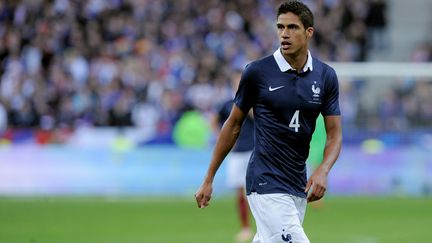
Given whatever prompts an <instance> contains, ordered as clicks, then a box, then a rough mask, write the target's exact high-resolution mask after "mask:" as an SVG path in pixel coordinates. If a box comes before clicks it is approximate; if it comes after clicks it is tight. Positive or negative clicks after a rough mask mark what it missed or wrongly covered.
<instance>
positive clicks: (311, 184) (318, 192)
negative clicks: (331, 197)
mask: <svg viewBox="0 0 432 243" xmlns="http://www.w3.org/2000/svg"><path fill="white" fill-rule="evenodd" d="M309 190H310V191H311V192H310V193H309V195H308V196H307V202H313V201H317V200H319V199H321V198H322V197H323V196H324V194H325V192H326V190H327V173H325V172H324V171H323V170H322V169H320V168H317V169H316V170H315V172H314V173H313V174H312V176H311V177H310V178H309V180H308V182H307V184H306V189H305V192H306V193H308V192H309Z"/></svg>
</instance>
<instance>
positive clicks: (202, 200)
mask: <svg viewBox="0 0 432 243" xmlns="http://www.w3.org/2000/svg"><path fill="white" fill-rule="evenodd" d="M195 199H196V201H197V205H198V208H205V207H207V206H208V205H210V203H209V201H210V199H211V196H210V195H204V194H202V193H197V194H195Z"/></svg>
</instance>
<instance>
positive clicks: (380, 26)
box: [366, 0, 389, 50]
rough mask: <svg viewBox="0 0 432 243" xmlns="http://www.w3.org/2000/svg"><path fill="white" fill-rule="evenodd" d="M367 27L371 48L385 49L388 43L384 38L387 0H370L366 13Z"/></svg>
mask: <svg viewBox="0 0 432 243" xmlns="http://www.w3.org/2000/svg"><path fill="white" fill-rule="evenodd" d="M366 25H367V28H368V42H369V45H370V47H371V48H374V49H377V50H381V49H385V48H386V47H387V46H388V45H389V43H388V38H386V29H387V1H386V0H371V2H370V4H369V9H368V12H367V15H366Z"/></svg>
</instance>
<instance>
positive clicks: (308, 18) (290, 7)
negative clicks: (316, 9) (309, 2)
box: [276, 1, 314, 29]
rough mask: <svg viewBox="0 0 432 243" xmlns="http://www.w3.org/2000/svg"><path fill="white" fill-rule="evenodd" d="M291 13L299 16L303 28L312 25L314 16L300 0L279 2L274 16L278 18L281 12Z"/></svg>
mask: <svg viewBox="0 0 432 243" xmlns="http://www.w3.org/2000/svg"><path fill="white" fill-rule="evenodd" d="M290 12H291V13H293V14H295V15H297V16H298V17H299V18H300V21H301V22H302V24H303V26H304V28H305V29H307V28H309V27H313V26H314V17H313V14H312V11H311V10H310V9H309V7H308V6H306V4H304V3H302V2H300V1H287V2H283V3H281V5H280V6H279V9H278V12H277V16H276V18H279V16H280V15H281V14H286V13H290Z"/></svg>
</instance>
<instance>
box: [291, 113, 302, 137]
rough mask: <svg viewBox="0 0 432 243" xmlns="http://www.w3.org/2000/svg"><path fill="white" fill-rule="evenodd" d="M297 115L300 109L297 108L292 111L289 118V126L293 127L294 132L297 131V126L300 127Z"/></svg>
mask: <svg viewBox="0 0 432 243" xmlns="http://www.w3.org/2000/svg"><path fill="white" fill-rule="evenodd" d="M299 115H300V111H299V110H296V111H295V112H294V115H293V117H292V118H291V121H290V123H289V127H292V128H294V131H295V132H298V129H299V127H300V123H299Z"/></svg>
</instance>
